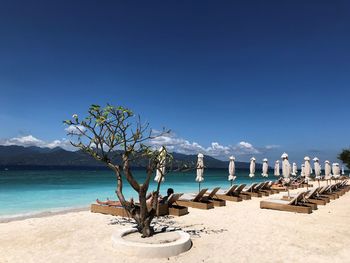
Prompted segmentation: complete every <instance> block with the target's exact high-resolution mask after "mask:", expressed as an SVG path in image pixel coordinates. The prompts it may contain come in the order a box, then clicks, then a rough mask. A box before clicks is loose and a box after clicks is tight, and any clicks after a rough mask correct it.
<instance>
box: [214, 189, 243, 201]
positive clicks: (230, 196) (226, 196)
mask: <svg viewBox="0 0 350 263" xmlns="http://www.w3.org/2000/svg"><path fill="white" fill-rule="evenodd" d="M237 187H238V185H232V186H231V187H230V188H229V189H228V190H226V191H225V190H219V191H217V192H216V197H217V198H219V199H223V200H226V201H231V202H241V201H242V198H241V197H239V196H238V195H234V191H235V189H237Z"/></svg>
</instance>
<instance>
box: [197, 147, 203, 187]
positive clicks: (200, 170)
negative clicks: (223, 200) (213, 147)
mask: <svg viewBox="0 0 350 263" xmlns="http://www.w3.org/2000/svg"><path fill="white" fill-rule="evenodd" d="M203 159H204V155H203V154H201V153H200V154H198V159H197V176H196V182H198V183H200V182H203V181H204V177H203V176H204V160H203Z"/></svg>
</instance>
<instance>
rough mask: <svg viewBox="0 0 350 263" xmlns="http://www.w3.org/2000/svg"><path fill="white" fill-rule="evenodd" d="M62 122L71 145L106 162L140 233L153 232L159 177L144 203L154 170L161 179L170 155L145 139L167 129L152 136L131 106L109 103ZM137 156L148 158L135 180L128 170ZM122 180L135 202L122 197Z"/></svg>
mask: <svg viewBox="0 0 350 263" xmlns="http://www.w3.org/2000/svg"><path fill="white" fill-rule="evenodd" d="M64 123H65V124H66V125H68V126H69V128H68V129H67V130H68V135H70V136H71V138H72V139H71V144H72V145H73V146H74V147H76V148H78V149H80V150H82V151H84V152H86V153H87V154H89V155H91V156H92V157H93V158H95V159H96V160H98V161H101V162H103V163H105V164H106V166H107V167H109V168H110V169H111V170H112V171H113V172H114V174H115V177H116V191H115V192H116V194H117V197H118V199H119V201H120V202H121V204H122V206H123V207H124V208H125V209H126V210H127V211H128V212H129V213H130V215H131V216H132V217H133V218H134V219H135V221H136V223H137V229H138V231H139V232H140V233H141V234H142V237H149V236H151V235H153V233H154V230H153V228H152V227H151V222H152V220H153V218H154V216H155V214H156V210H157V205H158V196H159V189H160V184H161V182H162V180H159V182H158V184H157V188H156V190H155V191H153V192H152V199H151V205H147V203H146V195H147V192H148V188H149V184H150V180H151V178H152V176H153V174H154V172H155V171H156V170H158V171H159V172H160V173H161V179H162V178H163V177H164V175H165V173H166V171H165V169H164V166H165V163H167V164H169V163H170V162H171V160H172V156H171V155H170V154H169V153H168V152H167V151H166V149H165V148H164V147H162V149H161V150H153V149H152V148H151V147H149V146H148V145H147V142H149V140H151V139H153V138H155V137H157V136H161V135H164V134H165V133H168V132H169V131H166V130H163V131H162V132H161V133H158V135H157V136H153V135H152V130H151V129H150V128H149V124H148V123H145V124H142V123H141V120H140V117H138V118H135V116H134V114H133V112H132V111H131V110H129V109H126V108H124V107H114V106H111V105H107V106H105V107H101V106H99V105H91V106H90V108H89V110H88V115H87V117H85V118H83V119H81V118H79V117H78V115H77V114H74V115H73V116H72V119H71V120H66V121H64ZM140 160H147V169H146V176H145V180H144V181H143V182H142V183H139V182H138V181H137V180H136V178H135V176H134V174H133V172H132V170H131V166H132V165H133V164H135V163H137V162H138V161H140ZM125 180H126V181H127V182H128V183H129V184H130V186H131V187H132V188H133V189H134V190H135V191H136V192H137V193H138V198H139V200H138V201H139V203H138V204H135V203H134V202H133V201H126V200H125V197H124V194H123V183H124V181H125Z"/></svg>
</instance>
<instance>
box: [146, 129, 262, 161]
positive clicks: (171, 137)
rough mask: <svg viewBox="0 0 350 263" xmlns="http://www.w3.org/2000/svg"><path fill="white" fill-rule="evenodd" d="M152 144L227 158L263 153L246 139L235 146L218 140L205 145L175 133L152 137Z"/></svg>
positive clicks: (186, 152)
mask: <svg viewBox="0 0 350 263" xmlns="http://www.w3.org/2000/svg"><path fill="white" fill-rule="evenodd" d="M150 145H151V146H155V147H157V148H158V147H160V146H163V145H164V146H166V147H167V148H168V150H170V151H172V152H178V153H183V154H197V153H203V154H206V155H210V156H213V157H217V158H220V159H227V157H228V156H230V155H235V156H239V155H252V154H260V153H261V152H260V151H259V150H258V149H256V148H255V147H254V146H253V145H252V144H251V143H249V142H245V141H241V142H239V143H238V144H237V145H235V146H230V145H227V146H225V145H221V144H219V143H218V142H212V143H211V144H210V146H208V147H204V146H202V145H200V144H199V143H197V142H190V141H188V140H185V139H183V138H179V137H177V136H176V135H175V134H173V133H171V134H165V135H161V136H158V137H156V138H154V139H152V140H151V142H150Z"/></svg>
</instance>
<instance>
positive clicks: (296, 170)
mask: <svg viewBox="0 0 350 263" xmlns="http://www.w3.org/2000/svg"><path fill="white" fill-rule="evenodd" d="M297 174H298V166H297V164H296V163H293V169H292V175H293V176H296V175H297Z"/></svg>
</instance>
